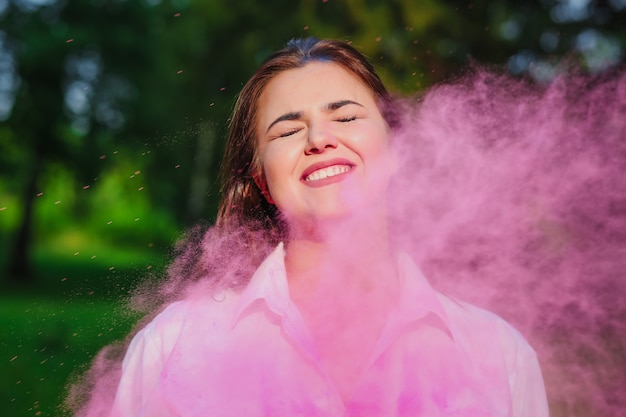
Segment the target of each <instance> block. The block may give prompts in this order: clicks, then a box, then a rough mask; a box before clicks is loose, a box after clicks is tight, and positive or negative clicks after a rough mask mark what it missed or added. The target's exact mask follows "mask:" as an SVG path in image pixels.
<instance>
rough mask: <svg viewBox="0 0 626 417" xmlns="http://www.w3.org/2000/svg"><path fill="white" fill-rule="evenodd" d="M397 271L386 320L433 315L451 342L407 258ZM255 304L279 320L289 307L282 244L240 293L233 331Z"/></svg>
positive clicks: (430, 292)
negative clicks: (395, 295) (394, 298)
mask: <svg viewBox="0 0 626 417" xmlns="http://www.w3.org/2000/svg"><path fill="white" fill-rule="evenodd" d="M398 271H399V273H400V278H401V280H402V289H401V291H400V294H401V295H400V300H398V301H399V302H398V303H397V305H396V308H395V309H394V311H393V312H392V313H391V315H390V319H392V320H394V321H396V323H395V324H396V325H401V324H403V323H408V322H411V321H414V320H418V319H421V318H424V317H426V316H427V315H428V314H429V313H433V314H434V315H435V316H436V317H438V318H439V319H440V320H441V322H442V324H443V325H444V326H445V327H446V330H448V331H449V333H450V335H451V336H452V338H453V339H455V338H454V331H453V327H452V326H451V325H450V320H449V318H448V316H447V314H446V313H445V310H444V309H443V306H442V305H441V302H440V301H439V298H438V293H437V292H436V291H435V290H434V289H433V288H432V287H431V286H430V284H429V283H428V281H427V280H426V278H425V277H424V276H423V275H422V273H421V272H420V270H419V269H418V268H417V266H416V265H415V263H414V262H413V260H412V259H411V257H410V256H409V255H408V254H406V253H401V254H400V255H399V256H398ZM257 300H264V301H265V303H266V305H267V307H268V308H269V310H271V311H272V312H273V313H274V314H277V315H278V316H281V317H282V316H283V315H284V314H285V312H286V311H287V308H288V307H289V306H290V305H291V299H290V297H289V286H288V284H287V273H286V270H285V246H284V244H283V243H282V242H281V243H279V244H278V246H277V247H276V249H274V251H273V252H272V253H271V254H270V255H269V256H268V257H267V258H265V260H264V261H263V262H262V263H261V265H260V266H259V267H258V268H257V270H256V271H255V273H254V274H253V275H252V278H251V279H250V282H249V283H248V285H247V286H246V288H245V289H244V290H243V291H242V292H241V294H240V298H239V301H238V303H237V307H236V309H235V312H234V316H233V321H232V326H233V327H234V326H236V325H237V322H238V321H239V319H240V318H241V315H242V314H243V312H244V311H245V310H246V309H247V308H248V307H249V306H250V305H252V304H253V303H254V302H255V301H257Z"/></svg>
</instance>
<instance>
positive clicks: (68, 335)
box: [0, 295, 138, 417]
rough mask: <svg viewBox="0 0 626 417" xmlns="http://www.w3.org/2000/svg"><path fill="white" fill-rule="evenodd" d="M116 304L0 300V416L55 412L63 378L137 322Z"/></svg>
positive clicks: (133, 316) (85, 364)
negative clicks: (0, 336)
mask: <svg viewBox="0 0 626 417" xmlns="http://www.w3.org/2000/svg"><path fill="white" fill-rule="evenodd" d="M137 318H138V317H137V315H136V314H132V313H130V312H129V311H128V310H127V309H125V308H124V307H123V305H122V304H121V303H120V302H111V301H103V300H72V301H71V302H69V301H64V300H50V299H34V298H32V297H31V298H27V297H15V296H13V297H10V296H6V295H2V296H0V328H2V329H4V331H3V337H2V339H1V341H0V375H2V379H0V403H1V404H6V405H7V408H6V409H5V408H4V406H3V412H2V414H3V415H6V416H12V417H22V416H52V415H57V414H58V410H57V408H58V406H59V405H60V404H61V403H62V400H63V397H64V394H65V386H66V383H67V380H68V377H69V376H70V374H72V373H73V372H77V371H80V370H81V369H85V367H86V366H87V365H88V364H89V362H90V360H91V359H92V358H93V356H94V355H95V354H96V353H97V352H98V351H99V350H100V349H101V348H102V347H103V346H105V345H106V344H108V343H111V342H112V341H115V340H118V339H121V338H123V337H124V336H125V335H126V334H127V333H128V332H129V330H130V328H131V326H132V324H133V323H134V322H135V320H136V319H137Z"/></svg>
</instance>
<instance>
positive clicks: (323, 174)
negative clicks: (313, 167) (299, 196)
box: [304, 165, 352, 181]
mask: <svg viewBox="0 0 626 417" xmlns="http://www.w3.org/2000/svg"><path fill="white" fill-rule="evenodd" d="M350 169H352V167H351V166H350V165H332V166H329V167H326V168H322V169H318V170H317V171H314V172H312V173H310V174H309V175H307V176H306V177H304V181H319V180H323V179H325V178H330V177H334V176H337V175H340V174H345V173H346V172H348V171H350Z"/></svg>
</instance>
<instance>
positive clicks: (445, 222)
mask: <svg viewBox="0 0 626 417" xmlns="http://www.w3.org/2000/svg"><path fill="white" fill-rule="evenodd" d="M625 115H626V74H613V75H606V76H604V77H603V78H599V79H593V80H591V79H586V78H584V77H574V76H573V77H563V78H561V79H558V80H556V81H555V82H553V83H552V84H551V85H549V86H542V87H537V86H531V85H528V84H525V83H523V82H521V81H518V80H513V79H510V78H508V77H505V76H500V75H496V74H493V73H487V72H483V71H480V70H475V71H474V72H473V73H472V74H471V75H468V76H467V77H465V78H464V79H462V80H460V81H458V82H455V83H452V84H447V85H441V86H438V87H435V88H433V89H431V90H430V91H429V92H428V93H427V94H425V95H424V96H423V97H421V99H420V100H419V101H415V102H411V101H408V100H407V101H404V102H403V103H402V104H401V106H400V110H399V113H398V115H397V116H398V119H399V120H400V121H401V126H402V127H401V129H400V130H399V131H398V132H396V134H395V135H394V138H393V144H394V147H395V148H396V151H397V153H398V155H399V158H400V159H401V163H402V168H401V169H400V172H399V174H398V175H397V176H396V178H395V179H394V181H393V184H392V190H391V192H390V208H391V211H392V222H391V225H392V240H393V242H394V245H396V246H397V247H398V248H400V249H401V250H403V251H406V252H408V253H410V254H411V255H412V256H413V257H414V259H415V260H416V263H417V264H418V265H419V267H420V268H421V269H422V270H423V272H424V274H425V275H426V277H427V278H428V279H429V280H430V281H431V283H432V284H433V286H434V287H435V288H437V289H439V290H440V291H442V292H444V293H446V294H449V295H451V296H453V297H458V298H460V299H463V300H465V301H469V302H471V303H474V304H476V305H478V306H481V307H485V308H487V309H489V310H491V311H494V312H495V313H497V314H499V315H501V316H503V317H504V318H505V319H507V320H508V321H509V322H511V323H512V324H513V325H514V326H515V327H517V328H518V329H520V330H521V331H522V333H523V334H524V335H525V336H526V337H527V339H528V340H529V341H530V343H531V345H533V346H534V347H535V349H536V350H537V352H538V355H539V358H540V362H541V365H542V368H543V373H544V378H545V380H546V385H547V389H548V397H549V401H550V406H551V415H553V416H565V415H568V416H587V415H593V416H613V415H618V414H619V412H621V410H623V409H626V399H625V398H623V396H622V395H621V394H620V393H621V392H622V391H623V387H624V386H626V372H624V370H625V369H626V344H625V341H624V339H625V336H624V335H626V305H625V303H624V301H623V297H624V294H626V278H625V277H624V274H625V272H624V271H626V178H625V177H624V171H626V120H624V119H625ZM364 209H365V208H364ZM193 234H194V233H192V235H193ZM202 235H203V230H202V229H198V230H196V232H195V236H192V237H191V239H190V242H192V243H191V244H190V245H187V246H184V247H182V249H181V254H182V255H181V257H180V258H179V261H178V262H176V263H175V264H174V265H173V266H172V268H171V270H170V275H171V277H172V278H171V279H170V280H169V281H168V282H166V283H164V284H163V285H162V286H161V287H159V288H158V289H144V291H143V297H138V298H137V299H138V300H142V301H141V302H143V303H146V302H148V303H149V302H150V299H151V298H154V297H157V296H160V298H159V299H160V300H161V299H165V300H171V299H176V298H181V297H187V298H193V297H196V296H198V295H199V294H206V293H208V292H210V291H211V288H212V287H213V286H225V285H228V286H233V287H238V288H241V287H242V286H245V283H246V281H247V279H249V276H250V274H251V273H252V271H253V270H254V266H255V265H258V263H260V261H261V258H259V259H252V260H251V259H247V253H245V252H242V251H241V250H240V248H241V247H245V246H246V245H250V244H256V245H259V247H264V245H265V244H264V243H263V242H264V236H263V233H262V232H256V231H251V232H248V231H241V232H239V234H238V235H237V236H235V238H234V239H233V236H229V239H217V240H216V239H214V240H211V239H209V238H207V237H206V236H205V237H204V239H203V238H202ZM208 236H212V235H211V232H210V231H209V235H208ZM202 239H203V240H202ZM233 241H234V242H235V243H233ZM348 241H349V243H350V245H354V246H352V247H350V248H346V254H348V253H350V251H351V250H355V251H356V249H358V248H355V246H356V247H358V245H361V244H369V243H368V242H363V241H354V240H350V239H348ZM200 247H202V251H203V252H201V251H200ZM272 249H273V245H272V244H268V245H267V248H266V249H264V250H263V251H261V252H262V253H263V254H267V253H269V251H271V250H272ZM198 264H200V265H202V267H201V268H200V269H197V268H195V269H194V265H198ZM365 266H366V267H367V263H365ZM198 270H201V271H202V272H203V273H197V271H198ZM207 271H208V273H209V274H210V275H211V276H215V277H218V279H219V280H221V282H222V283H218V284H211V283H207V282H202V281H201V282H199V283H197V280H198V279H200V278H201V276H202V275H204V273H207ZM194 274H197V276H195V275H194ZM183 276H190V278H187V279H185V278H181V277H183ZM338 279H339V278H338ZM187 281H190V282H196V283H195V284H193V285H192V286H191V287H189V288H191V289H189V288H188V287H187V283H186V282H187ZM330 298H331V295H330V292H329V299H330ZM157 304H158V303H157ZM358 305H359V303H358V302H356V303H355V306H354V307H353V308H352V310H351V311H352V312H350V311H348V312H347V313H346V314H347V316H350V314H354V315H358V314H359V308H362V307H358ZM370 305H371V303H370ZM320 309H321V310H323V309H324V306H321V307H320ZM348 310H350V306H348ZM200 336H201V335H200ZM250 348H251V349H254V346H251V347H250ZM116 350H117V355H112V352H116ZM122 352H123V349H120V348H109V349H108V350H106V351H104V352H103V353H102V354H101V355H100V356H99V357H98V359H97V360H96V362H95V364H94V366H93V368H92V371H91V374H90V375H88V378H89V379H88V383H90V384H93V388H92V389H93V391H92V392H93V395H92V397H91V401H88V402H87V407H86V408H83V410H82V412H81V413H79V415H86V416H97V415H106V410H107V407H108V406H109V402H110V401H111V398H112V396H113V395H114V390H115V388H116V386H117V379H118V378H119V376H118V373H119V366H120V362H119V356H120V355H119V354H120V353H122ZM242 355H245V352H242ZM108 358H112V359H108ZM266 359H267V360H271V358H266ZM268 368H269V365H268ZM244 371H245V370H241V372H242V373H241V374H237V371H236V370H233V377H232V378H233V380H232V381H224V384H231V383H232V384H236V383H239V382H241V381H240V380H239V379H238V378H241V375H242V374H244V373H245V372H244ZM449 378H450V381H455V375H452V374H451V375H450V377H449ZM191 382H192V383H194V382H197V383H199V384H200V383H201V382H199V381H193V380H192V381H191ZM451 384H452V382H451ZM456 384H459V382H458V381H457V382H456ZM261 388H262V389H272V387H255V388H253V389H261ZM205 389H206V390H211V387H209V386H207V387H205ZM251 389H252V388H251ZM381 389H384V387H381ZM178 394H180V395H191V392H189V391H187V392H178V391H172V393H171V394H170V395H178ZM409 400H410V399H406V401H409ZM189 401H190V407H191V406H192V405H191V403H192V402H193V399H191V398H190V399H189ZM399 407H402V404H400V405H399Z"/></svg>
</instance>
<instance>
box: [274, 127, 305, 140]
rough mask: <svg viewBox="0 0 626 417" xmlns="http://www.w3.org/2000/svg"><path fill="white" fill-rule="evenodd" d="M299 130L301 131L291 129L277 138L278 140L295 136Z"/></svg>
mask: <svg viewBox="0 0 626 417" xmlns="http://www.w3.org/2000/svg"><path fill="white" fill-rule="evenodd" d="M301 130H302V128H298V129H291V130H288V131H286V132H283V133H280V134H279V135H278V137H279V138H286V137H288V136H292V135H295V134H296V133H298V132H299V131H301Z"/></svg>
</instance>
